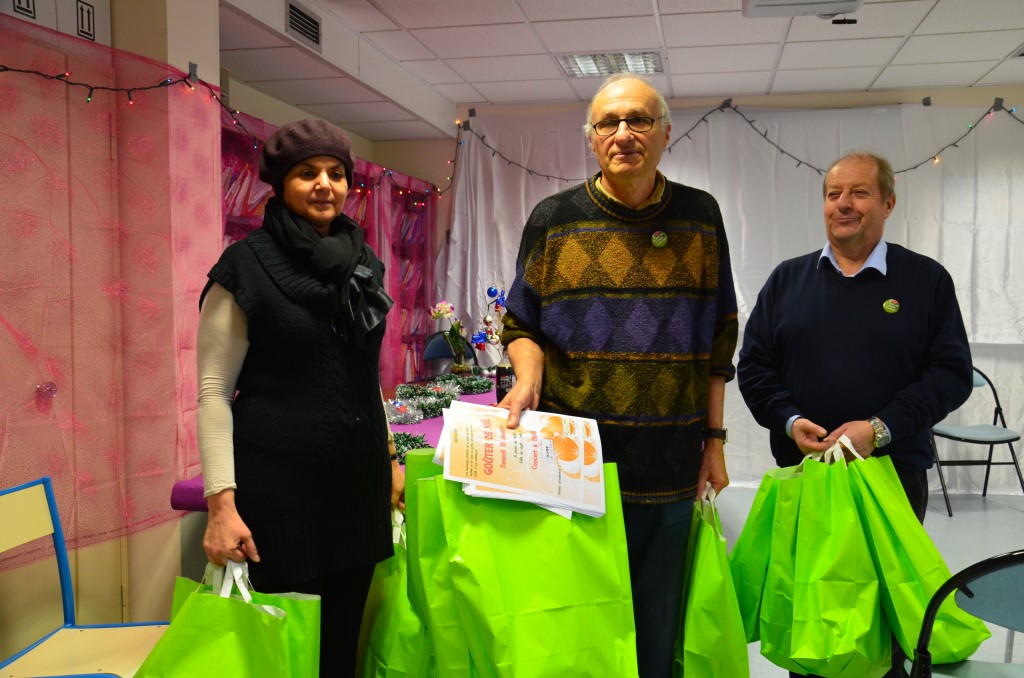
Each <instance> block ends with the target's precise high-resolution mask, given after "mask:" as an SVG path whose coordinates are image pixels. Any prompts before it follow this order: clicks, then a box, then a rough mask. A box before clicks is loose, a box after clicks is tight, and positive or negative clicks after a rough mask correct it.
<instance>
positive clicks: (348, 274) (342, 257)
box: [263, 197, 394, 351]
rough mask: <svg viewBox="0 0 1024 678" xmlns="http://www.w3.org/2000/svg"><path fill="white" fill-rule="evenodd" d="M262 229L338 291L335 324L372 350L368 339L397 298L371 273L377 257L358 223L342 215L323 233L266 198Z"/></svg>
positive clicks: (367, 349) (350, 338) (275, 200)
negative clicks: (388, 293)
mask: <svg viewBox="0 0 1024 678" xmlns="http://www.w3.org/2000/svg"><path fill="white" fill-rule="evenodd" d="M263 228H264V229H265V230H266V231H268V232H269V233H270V234H271V235H272V236H273V237H274V240H276V241H277V243H278V244H279V245H280V246H281V247H282V248H283V249H284V250H285V251H286V252H288V253H289V254H291V255H292V256H293V257H295V258H296V259H297V260H298V261H300V262H301V263H302V264H303V265H304V266H307V267H308V268H309V272H310V273H311V274H312V275H313V276H314V277H315V278H317V279H319V280H321V281H323V282H325V283H327V284H330V285H332V286H334V287H335V288H336V289H337V291H338V296H337V302H338V303H337V304H336V305H335V308H334V309H333V313H332V315H333V316H334V320H335V329H336V330H337V331H338V332H339V333H340V334H341V335H342V336H343V337H345V338H346V339H347V340H348V341H350V342H352V343H353V344H355V345H356V346H357V347H358V348H360V349H362V350H365V351H369V350H370V346H369V345H368V344H369V342H368V338H369V335H370V333H371V332H372V331H373V329H374V328H375V327H377V326H378V325H380V324H381V322H383V321H384V316H385V315H387V312H388V309H390V308H391V305H392V304H394V301H393V300H392V299H391V297H389V296H388V295H387V293H386V292H385V291H384V290H383V289H381V287H380V285H378V284H377V281H376V280H374V278H373V271H372V270H371V269H370V266H371V265H373V264H374V263H376V262H377V257H376V255H375V254H374V253H373V250H371V249H370V248H369V247H367V246H366V244H365V243H364V242H363V231H362V229H361V228H359V224H357V223H356V222H354V221H352V220H351V219H349V218H348V217H347V216H345V215H344V214H339V215H338V216H337V217H335V219H334V221H332V222H331V226H330V231H329V233H328V234H327V235H326V236H321V235H320V234H319V233H318V232H317V230H316V229H315V228H314V227H313V225H312V224H311V223H309V222H308V221H306V220H305V219H303V218H302V217H300V216H299V215H297V214H295V212H292V211H291V210H290V209H288V208H287V207H285V205H284V204H283V203H282V202H281V201H280V200H279V199H278V198H276V197H274V198H271V199H270V200H268V201H267V206H266V209H265V211H264V216H263Z"/></svg>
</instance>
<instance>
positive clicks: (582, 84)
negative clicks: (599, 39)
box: [569, 74, 669, 115]
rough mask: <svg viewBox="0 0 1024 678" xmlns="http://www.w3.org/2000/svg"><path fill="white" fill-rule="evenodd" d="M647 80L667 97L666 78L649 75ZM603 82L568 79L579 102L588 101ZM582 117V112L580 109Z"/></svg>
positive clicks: (593, 79)
mask: <svg viewBox="0 0 1024 678" xmlns="http://www.w3.org/2000/svg"><path fill="white" fill-rule="evenodd" d="M647 79H648V80H650V81H651V84H652V85H654V89H656V90H658V91H659V92H661V93H662V94H664V95H665V96H666V97H667V96H668V84H669V83H668V76H667V75H661V74H651V75H649V76H647ZM602 82H604V78H569V85H570V86H572V88H573V90H575V92H576V94H578V95H579V98H580V101H590V100H591V99H593V98H594V95H595V94H597V88H598V87H600V86H601V83H602ZM580 110H581V113H580V115H582V114H583V113H582V110H583V109H580Z"/></svg>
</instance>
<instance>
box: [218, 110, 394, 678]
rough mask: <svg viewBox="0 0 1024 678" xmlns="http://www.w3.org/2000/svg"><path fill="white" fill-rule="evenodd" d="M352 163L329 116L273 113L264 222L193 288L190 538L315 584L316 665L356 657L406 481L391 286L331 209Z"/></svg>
mask: <svg viewBox="0 0 1024 678" xmlns="http://www.w3.org/2000/svg"><path fill="white" fill-rule="evenodd" d="M352 166H353V161H352V153H351V143H350V142H349V139H348V137H347V136H345V134H344V132H342V131H341V130H340V129H338V128H337V127H335V126H334V125H332V124H330V123H327V122H324V121H322V120H299V121H297V122H292V123H289V124H287V125H284V126H283V127H281V128H280V129H278V131H277V132H275V133H274V134H273V135H272V136H271V137H270V138H269V139H267V142H266V145H265V146H264V148H263V152H262V155H261V158H260V179H262V180H263V181H265V182H267V183H268V184H270V185H271V187H273V189H274V197H272V198H271V199H270V200H269V201H268V202H267V206H266V211H265V214H264V220H263V225H262V227H261V228H259V229H256V230H255V231H253V232H252V233H250V234H249V235H248V236H247V237H246V238H245V239H244V240H241V241H239V242H237V243H234V244H232V245H230V246H229V247H228V248H227V249H225V250H224V252H223V254H222V255H221V257H220V260H219V261H218V262H217V263H216V264H215V265H214V266H213V268H212V269H211V270H210V273H209V282H208V283H207V285H206V288H205V289H204V290H203V294H202V297H201V298H200V309H201V310H200V320H199V334H198V367H199V413H198V416H199V449H200V456H201V458H202V464H203V483H204V488H203V489H204V496H205V497H206V500H207V505H208V507H209V517H208V522H207V527H206V534H205V536H204V538H203V548H204V550H205V551H206V554H207V557H208V558H209V559H210V561H211V562H213V563H217V564H219V565H223V564H224V563H225V562H226V561H227V560H229V559H230V560H235V561H245V560H248V561H249V568H250V569H249V571H250V577H251V579H252V583H253V587H254V588H255V590H257V591H262V592H265V593H285V592H300V593H312V594H319V595H320V596H321V606H322V608H321V639H322V642H321V655H320V673H321V675H323V676H347V675H352V674H353V673H354V671H355V655H356V646H357V642H358V637H359V627H360V621H361V618H362V613H363V606H364V603H365V601H366V594H367V591H368V590H369V586H370V580H371V577H372V574H373V569H374V565H375V564H376V563H377V562H379V561H381V560H383V559H385V558H387V557H389V556H390V555H391V554H392V539H391V517H390V516H391V508H392V507H393V506H396V505H398V504H399V501H400V499H401V497H402V493H403V490H404V476H403V474H402V472H401V470H400V468H399V466H398V462H397V461H396V460H395V455H394V446H393V441H390V440H389V439H390V434H389V430H388V423H387V417H386V415H385V412H384V407H383V402H382V399H381V396H380V373H379V369H378V362H379V357H380V348H381V342H382V340H383V337H384V328H385V322H384V319H385V315H386V314H387V312H388V309H389V308H390V307H391V304H392V300H391V298H390V297H388V295H387V294H386V293H385V292H384V290H383V287H382V285H383V282H382V281H383V275H384V266H383V265H382V264H381V262H380V260H379V259H378V258H377V256H376V255H375V254H374V252H373V250H372V249H370V247H369V246H368V245H367V244H366V243H365V242H363V233H362V231H361V229H360V227H359V225H358V224H356V223H355V222H354V221H352V220H351V219H349V218H348V217H347V216H345V215H344V214H342V213H341V209H342V206H343V205H344V203H345V196H346V195H347V194H348V190H349V187H350V186H351V183H352ZM389 448H390V449H389ZM389 452H390V455H391V460H389Z"/></svg>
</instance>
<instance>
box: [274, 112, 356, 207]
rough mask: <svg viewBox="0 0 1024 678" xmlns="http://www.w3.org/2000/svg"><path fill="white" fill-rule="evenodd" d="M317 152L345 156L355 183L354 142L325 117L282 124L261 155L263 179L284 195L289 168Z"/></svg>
mask: <svg viewBox="0 0 1024 678" xmlns="http://www.w3.org/2000/svg"><path fill="white" fill-rule="evenodd" d="M314 155H329V156H332V157H335V158H337V159H339V160H341V164H342V165H344V167H345V177H346V178H347V179H348V185H349V186H352V166H353V161H352V142H351V141H349V138H348V136H346V135H345V133H344V132H342V131H341V130H340V129H338V128H337V127H336V126H334V125H332V124H331V123H329V122H327V121H325V120H296V121H295V122H289V123H287V124H285V125H282V126H281V127H279V128H278V130H277V131H276V132H274V133H273V134H272V135H270V138H269V139H267V141H266V143H265V144H264V145H263V153H262V154H261V155H260V179H262V180H263V181H265V182H266V183H268V184H270V186H271V187H272V188H273V189H274V193H275V194H276V195H278V196H281V195H283V194H284V177H285V175H286V174H288V171H289V170H290V169H291V168H293V167H295V165H297V164H299V163H300V162H302V161H303V160H305V159H306V158H312V157H313V156H314Z"/></svg>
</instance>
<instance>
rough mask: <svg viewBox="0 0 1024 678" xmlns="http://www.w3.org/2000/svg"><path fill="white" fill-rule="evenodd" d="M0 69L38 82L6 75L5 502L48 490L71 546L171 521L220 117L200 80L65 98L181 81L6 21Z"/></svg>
mask: <svg viewBox="0 0 1024 678" xmlns="http://www.w3.org/2000/svg"><path fill="white" fill-rule="evenodd" d="M0 65H2V66H5V67H7V68H16V69H25V70H35V71H39V72H40V73H41V74H43V75H34V74H28V73H17V72H11V71H3V69H0V112H2V114H0V366H2V368H0V369H2V379H0V487H2V488H7V487H11V486H14V485H18V484H20V483H23V482H26V481H28V480H31V479H34V478H37V477H39V476H43V475H48V476H50V477H51V478H52V479H53V486H54V490H55V492H56V495H57V501H58V508H59V511H60V514H61V518H62V522H63V527H64V531H65V538H66V540H67V543H68V547H69V548H72V549H74V548H78V547H82V546H86V545H89V544H94V543H98V542H101V541H104V540H107V539H112V538H117V537H121V536H124V535H126V534H130V533H134V532H137V531H140V530H143V529H146V528H148V527H152V526H154V525H157V524H160V523H163V522H165V521H167V520H171V519H173V518H176V517H177V516H178V513H177V512H176V511H173V510H172V509H171V507H170V503H169V497H170V491H171V486H172V484H173V483H174V482H175V481H176V480H178V479H181V478H184V477H191V476H193V475H195V474H196V473H198V472H199V461H198V452H197V450H196V437H195V415H196V395H195V394H196V383H195V382H196V369H195V334H196V323H197V321H198V310H197V307H198V295H199V292H200V290H201V289H202V287H203V284H204V283H205V281H206V272H207V271H208V270H209V268H210V266H211V265H212V263H213V262H214V261H215V260H216V258H217V255H218V254H219V252H220V249H221V246H222V238H221V233H222V207H221V187H220V174H221V172H220V149H219V144H220V111H221V106H220V104H219V103H218V102H217V101H216V100H215V99H213V98H212V96H211V91H214V92H215V91H216V90H211V89H210V88H208V87H207V86H206V85H205V84H201V83H196V84H195V89H194V90H193V89H190V88H189V87H187V86H185V85H184V84H181V83H178V84H174V85H171V86H169V87H160V88H157V89H152V90H145V91H141V90H138V89H136V91H134V92H133V93H132V97H131V101H129V97H128V96H127V94H126V93H125V92H123V91H122V92H111V91H106V90H99V89H96V90H94V91H92V92H91V95H92V96H91V101H88V100H87V99H88V96H89V94H90V92H89V91H88V87H81V86H75V85H71V84H69V83H70V82H81V83H87V84H88V85H90V86H105V87H115V88H141V87H149V86H152V85H154V84H158V83H161V82H164V81H166V80H167V79H168V78H170V79H172V80H175V81H176V80H179V79H180V78H182V76H183V74H182V73H181V72H179V71H177V70H175V69H173V68H171V67H169V66H167V65H164V64H159V63H155V62H152V61H149V60H146V59H143V58H141V57H137V56H134V55H130V54H126V53H122V52H119V51H116V50H111V49H109V48H105V47H103V46H100V45H95V44H92V43H89V42H87V41H84V40H81V39H78V38H73V37H69V36H65V35H62V34H58V33H55V32H51V31H48V30H46V29H41V28H38V27H36V26H34V25H31V24H28V23H25V22H22V21H20V20H18V19H14V18H12V17H8V16H5V15H0ZM64 72H68V73H69V74H70V75H68V76H66V78H65V80H66V81H67V82H64V81H61V80H59V79H54V78H52V77H51V78H48V77H44V76H45V75H46V74H53V75H56V74H59V73H64ZM0 519H2V520H11V519H17V517H16V516H3V517H2V518H0ZM47 550H48V549H47V548H46V546H45V545H44V544H42V543H39V544H30V545H27V546H26V547H25V548H23V549H21V550H20V551H18V552H15V553H13V554H11V555H10V556H8V557H7V558H5V559H4V560H3V561H0V569H6V568H10V567H13V566H15V565H19V564H22V563H24V562H27V561H28V560H30V559H32V558H33V557H34V556H35V555H36V554H37V553H42V552H45V551H47Z"/></svg>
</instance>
